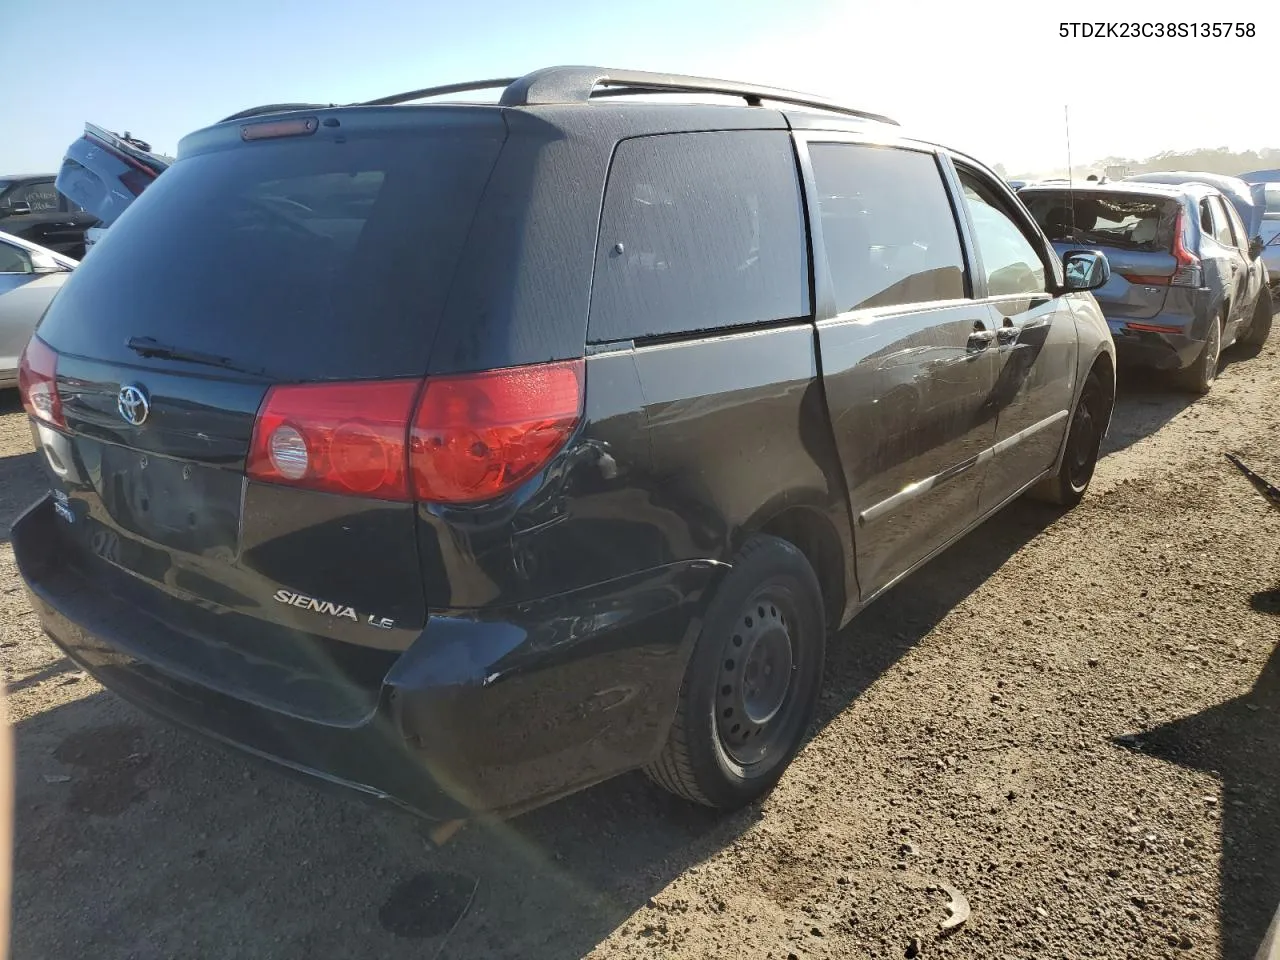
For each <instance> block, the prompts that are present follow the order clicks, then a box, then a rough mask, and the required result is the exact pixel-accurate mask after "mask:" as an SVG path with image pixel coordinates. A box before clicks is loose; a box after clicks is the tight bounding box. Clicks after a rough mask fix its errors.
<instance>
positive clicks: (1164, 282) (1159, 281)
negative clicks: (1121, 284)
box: [1120, 273, 1169, 287]
mask: <svg viewBox="0 0 1280 960" xmlns="http://www.w3.org/2000/svg"><path fill="white" fill-rule="evenodd" d="M1120 275H1121V276H1122V277H1124V278H1125V279H1126V280H1128V281H1129V282H1130V283H1136V284H1138V285H1139V286H1148V287H1165V286H1168V285H1169V278H1168V277H1161V276H1157V275H1155V274H1146V273H1121V274H1120Z"/></svg>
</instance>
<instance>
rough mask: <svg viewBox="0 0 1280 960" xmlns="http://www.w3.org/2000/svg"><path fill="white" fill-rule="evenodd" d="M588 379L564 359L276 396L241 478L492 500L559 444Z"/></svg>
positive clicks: (282, 390)
mask: <svg viewBox="0 0 1280 960" xmlns="http://www.w3.org/2000/svg"><path fill="white" fill-rule="evenodd" d="M583 370H584V366H583V361H581V360H569V361H564V362H559V363H546V364H537V365H533V366H526V367H512V368H510V369H506V370H490V371H485V372H483V373H470V374H462V375H458V376H444V377H428V378H427V379H426V381H425V382H424V381H422V380H386V381H361V382H355V383H317V384H300V385H281V386H274V387H272V388H271V389H270V390H268V391H267V395H266V397H265V399H264V400H263V402H262V407H261V409H260V410H259V411H258V416H257V420H256V421H255V423H254V427H253V438H252V440H251V441H250V444H249V457H248V460H247V462H246V465H245V472H246V474H247V475H248V476H249V478H250V479H253V480H259V481H262V482H265V483H278V484H285V485H288V486H295V487H304V488H307V489H310V490H321V491H325V492H328V493H340V494H349V495H354V496H361V497H369V498H374V499H380V500H401V501H407V500H414V499H418V500H425V501H430V502H433V503H477V502H480V501H482V500H490V499H493V498H494V497H497V496H500V495H501V494H504V493H506V492H508V491H510V490H511V489H513V488H514V487H516V486H518V485H519V484H520V483H523V482H524V481H525V480H527V479H528V478H529V477H531V476H533V474H535V473H536V472H537V471H538V470H540V469H541V468H542V467H544V466H546V464H547V462H548V461H549V460H550V459H551V458H552V457H553V456H554V455H555V454H556V453H557V452H558V451H559V450H560V448H561V447H562V446H564V443H565V441H566V440H567V439H568V438H569V435H570V434H571V433H572V432H573V429H574V428H575V427H576V426H577V424H578V420H579V417H580V416H581V413H582V398H583ZM415 400H416V401H417V406H416V408H415V405H414V402H415Z"/></svg>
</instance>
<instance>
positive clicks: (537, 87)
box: [499, 67, 898, 126]
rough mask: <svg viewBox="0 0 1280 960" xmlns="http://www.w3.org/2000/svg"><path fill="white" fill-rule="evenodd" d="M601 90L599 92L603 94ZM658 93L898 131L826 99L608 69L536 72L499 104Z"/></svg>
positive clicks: (731, 82)
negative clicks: (769, 106) (772, 106)
mask: <svg viewBox="0 0 1280 960" xmlns="http://www.w3.org/2000/svg"><path fill="white" fill-rule="evenodd" d="M597 88H599V89H597ZM641 93H643V94H652V93H718V94H724V95H726V96H731V97H742V98H743V99H744V100H745V101H746V102H747V104H748V105H749V106H753V107H758V106H760V104H761V102H762V101H764V100H771V101H774V102H776V103H788V104H793V105H795V106H801V107H814V108H816V109H818V110H826V111H828V112H831V113H841V114H844V115H846V116H850V117H859V118H861V119H863V120H875V121H877V122H879V123H889V124H893V125H894V126H898V121H896V120H894V119H892V118H890V117H886V116H883V115H882V114H878V113H871V112H869V111H867V110H858V109H855V108H853V107H846V106H844V105H843V104H840V103H836V102H835V101H833V100H827V99H826V98H825V97H817V96H814V95H812V94H808V93H800V92H798V91H795V90H783V89H780V88H778V87H762V86H758V85H756V84H751V83H739V82H737V81H734V80H712V79H710V78H708V77H688V76H684V75H682V74H678V73H649V72H647V71H643V70H607V69H605V68H603V67H547V68H546V69H543V70H535V71H534V72H533V73H529V74H526V75H525V76H523V77H520V78H519V79H518V80H515V81H513V82H512V83H510V84H509V85H508V86H507V88H506V89H505V90H503V92H502V99H501V100H500V101H499V102H500V103H501V104H502V105H503V106H508V107H523V106H533V105H535V104H552V103H586V102H587V101H589V100H591V99H592V98H593V97H601V96H606V97H610V96H612V97H618V96H629V95H635V94H641Z"/></svg>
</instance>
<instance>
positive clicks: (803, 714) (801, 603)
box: [645, 535, 826, 809]
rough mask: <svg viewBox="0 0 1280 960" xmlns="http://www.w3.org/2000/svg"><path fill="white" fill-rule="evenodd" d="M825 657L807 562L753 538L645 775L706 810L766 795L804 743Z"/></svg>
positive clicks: (817, 596) (711, 612)
mask: <svg viewBox="0 0 1280 960" xmlns="http://www.w3.org/2000/svg"><path fill="white" fill-rule="evenodd" d="M825 649H826V618H825V616H824V614H823V606H822V592H821V590H820V589H819V587H818V578H817V576H816V575H815V574H814V572H813V568H812V567H811V566H810V565H809V561H808V560H806V559H805V556H804V554H803V553H801V552H800V551H799V550H798V549H797V548H796V547H795V546H794V545H792V544H791V543H788V542H787V541H786V540H781V539H779V538H777V537H770V536H763V535H760V536H755V537H752V538H751V540H749V541H748V542H747V544H746V546H744V547H743V548H742V552H741V553H739V554H738V557H737V559H736V560H735V561H734V564H733V569H732V570H730V571H729V573H728V574H727V575H726V577H725V579H724V581H723V582H722V583H721V584H720V587H719V589H718V590H717V591H716V594H715V596H714V597H713V598H712V600H711V604H710V606H709V608H708V610H707V616H706V619H705V620H704V621H703V625H702V631H701V633H700V634H699V636H698V641H697V644H696V645H695V647H694V651H693V656H692V657H691V658H690V662H689V667H688V669H687V671H686V672H685V677H684V682H683V685H682V686H681V689H680V702H679V707H678V708H677V711H676V717H675V720H674V721H673V722H672V725H671V731H670V733H669V734H668V737H667V742H666V744H665V745H664V746H663V748H662V753H661V754H660V755H659V756H658V759H657V760H656V761H654V763H652V764H651V765H650V766H648V767H647V768H645V772H646V773H647V774H648V775H649V777H650V778H651V779H652V780H653V781H654V782H656V783H657V784H658V785H659V786H661V787H663V788H665V789H667V790H669V791H671V792H672V793H674V794H676V795H678V796H681V797H684V798H685V799H687V800H692V801H694V802H695V803H701V804H705V805H706V806H709V807H719V808H722V809H733V808H736V807H741V806H743V805H745V804H747V803H750V802H751V801H752V800H755V799H756V798H757V797H760V796H762V795H763V794H765V793H767V792H768V791H769V790H770V789H772V788H773V786H774V784H776V783H777V782H778V779H779V778H780V777H781V776H782V773H783V771H784V770H786V768H787V765H788V764H789V763H790V762H791V760H792V758H793V757H794V756H795V755H796V753H797V751H799V749H800V747H801V745H802V744H803V743H804V738H805V735H806V734H807V733H808V730H809V724H810V722H811V721H812V720H813V712H814V709H815V707H816V706H817V700H818V690H819V687H820V686H821V682H822V667H823V658H824V655H825Z"/></svg>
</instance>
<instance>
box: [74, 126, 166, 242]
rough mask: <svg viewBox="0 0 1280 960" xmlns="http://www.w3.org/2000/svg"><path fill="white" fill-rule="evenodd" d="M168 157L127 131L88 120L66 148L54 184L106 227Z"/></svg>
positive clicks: (147, 185) (157, 172) (148, 181)
mask: <svg viewBox="0 0 1280 960" xmlns="http://www.w3.org/2000/svg"><path fill="white" fill-rule="evenodd" d="M171 162H172V161H171V160H170V159H169V158H168V157H162V156H160V155H158V154H155V153H152V152H151V150H150V145H149V144H146V143H143V142H142V141H140V140H137V139H135V138H133V137H130V136H129V135H128V134H127V133H126V134H125V135H124V136H119V135H117V134H114V133H112V132H111V131H109V130H104V129H103V128H102V127H98V126H95V125H94V124H92V123H86V124H85V125H84V136H82V137H81V138H80V139H78V140H76V141H75V142H74V143H72V144H71V146H70V147H68V148H67V153H66V156H64V157H63V159H62V168H61V169H60V170H59V171H58V179H57V183H56V186H57V188H58V192H59V193H61V194H62V195H63V196H66V197H69V198H71V199H72V200H73V201H75V202H76V203H77V204H79V205H80V206H81V207H82V208H83V209H84V210H85V211H87V212H88V213H90V214H92V215H93V216H95V217H97V218H98V222H99V224H100V225H101V226H103V227H109V226H111V224H113V223H115V221H116V220H117V219H118V218H119V216H120V214H122V213H124V211H125V210H126V209H128V207H129V205H130V204H131V203H133V201H134V200H135V199H137V197H138V195H139V194H141V193H142V191H143V190H145V189H146V188H147V187H149V186H150V185H151V184H152V183H153V182H154V181H155V179H156V178H157V177H158V176H160V174H162V173H164V171H165V170H166V169H168V167H169V164H170V163H171Z"/></svg>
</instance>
